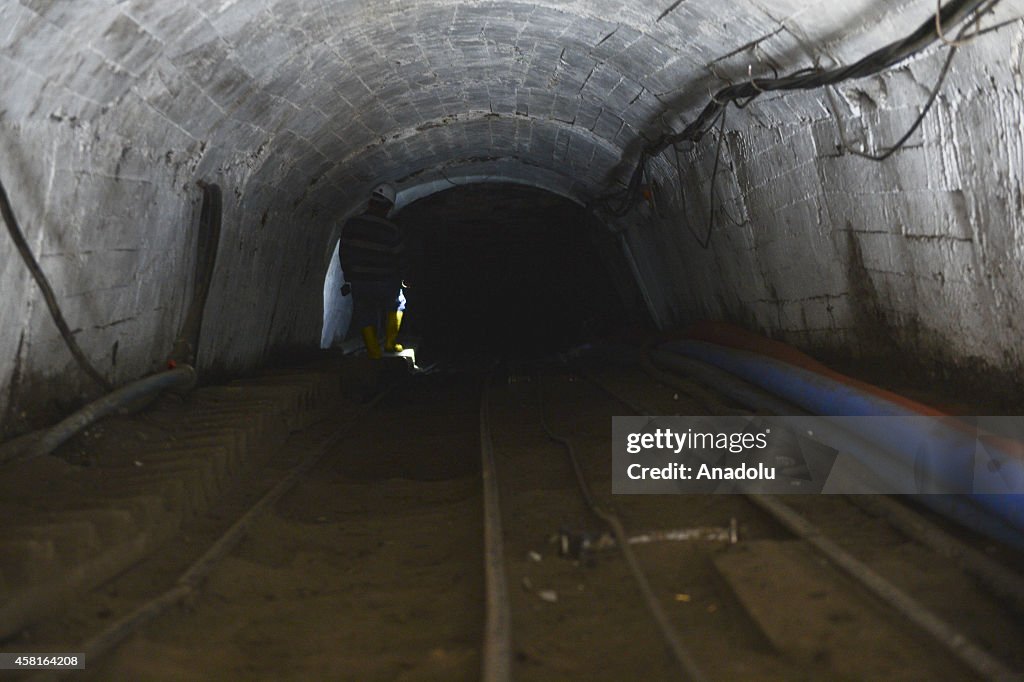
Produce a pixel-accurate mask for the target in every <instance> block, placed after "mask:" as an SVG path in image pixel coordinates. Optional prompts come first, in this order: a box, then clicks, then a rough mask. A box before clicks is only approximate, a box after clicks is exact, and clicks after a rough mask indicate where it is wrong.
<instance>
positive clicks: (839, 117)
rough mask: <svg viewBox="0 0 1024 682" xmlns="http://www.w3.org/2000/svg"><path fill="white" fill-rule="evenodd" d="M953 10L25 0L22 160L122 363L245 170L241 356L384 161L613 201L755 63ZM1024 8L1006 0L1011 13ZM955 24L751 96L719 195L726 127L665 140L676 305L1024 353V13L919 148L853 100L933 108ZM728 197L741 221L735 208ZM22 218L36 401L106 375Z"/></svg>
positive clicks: (3, 21) (853, 1)
mask: <svg viewBox="0 0 1024 682" xmlns="http://www.w3.org/2000/svg"><path fill="white" fill-rule="evenodd" d="M934 11H935V4H934V2H930V1H929V0H898V1H890V0H848V1H846V2H834V1H833V0H724V1H723V0H680V1H676V0H659V1H658V2H654V1H648V0H645V1H643V2H636V1H632V0H589V1H587V0H567V1H565V2H556V1H553V0H543V1H535V2H525V1H513V0H470V1H468V2H449V1H440V0H380V1H376V0H375V1H372V2H363V1H357V0H220V1H219V2H199V1H194V0H187V1H186V0H124V1H121V2H116V1H115V0H75V1H74V2H68V1H65V0H8V1H6V2H0V65H2V68H0V177H2V178H3V180H4V183H5V184H6V185H7V188H8V190H9V193H10V195H11V197H12V200H13V201H14V203H15V207H16V210H17V213H18V215H19V217H20V219H21V221H22V222H23V226H24V228H25V232H26V235H27V237H28V240H29V242H30V244H31V246H32V248H33V250H34V251H35V253H37V254H38V257H39V260H40V262H41V264H42V266H43V269H44V270H45V271H46V272H47V274H48V276H49V277H50V279H51V280H52V281H53V285H54V288H55V290H56V292H57V295H58V298H59V299H60V300H61V302H62V304H63V305H64V307H65V313H66V315H67V317H68V321H69V324H70V325H71V327H72V329H74V330H76V336H77V339H78V341H79V343H80V345H81V346H82V347H83V349H84V350H85V351H86V353H87V354H88V355H89V356H90V357H92V358H94V359H96V361H97V362H98V363H99V364H100V365H101V366H102V367H101V370H102V371H103V372H105V373H106V374H107V375H108V376H109V377H111V379H112V380H114V381H115V382H119V381H124V380H127V379H130V378H135V377H137V376H139V375H141V374H145V373H147V372H149V371H152V370H153V369H154V368H157V367H159V366H161V362H162V360H163V358H165V357H166V352H167V348H168V347H169V345H170V341H169V340H170V339H173V337H174V335H175V333H176V332H177V328H178V325H179V324H180V321H181V319H182V317H183V316H184V308H185V305H186V302H187V300H188V296H189V291H190V289H189V286H190V285H189V283H190V282H191V278H192V265H193V262H194V254H195V251H194V249H195V241H194V240H195V224H196V222H197V219H198V214H199V193H198V190H197V188H196V186H195V181H197V180H200V179H203V180H207V181H213V182H217V183H219V184H220V185H221V186H222V187H223V188H224V192H225V204H224V232H223V234H222V239H221V243H222V248H221V252H220V253H219V255H218V260H217V266H218V269H217V276H216V278H215V280H214V283H213V286H212V291H211V295H210V301H209V304H208V307H207V312H206V317H205V326H204V336H203V340H202V343H201V348H200V357H201V358H205V363H206V364H209V365H213V366H216V367H219V368H224V369H226V370H235V369H241V368H245V367H250V366H252V365H253V364H256V363H259V362H261V361H262V360H263V359H265V358H266V357H267V354H268V353H269V352H270V351H271V350H275V349H280V348H291V347H295V346H304V345H309V344H315V342H316V339H318V338H319V336H320V325H321V320H322V314H323V298H322V287H323V284H324V277H323V275H324V272H325V271H326V269H327V265H328V261H329V254H330V253H331V250H332V248H333V241H332V240H331V236H332V235H334V234H336V233H337V230H338V228H339V224H340V221H341V220H342V219H343V218H344V217H345V216H346V215H347V214H349V213H350V212H352V211H354V210H358V208H359V207H360V205H361V204H362V202H363V201H364V200H365V197H366V194H367V192H368V190H369V188H370V186H371V185H372V184H373V183H375V182H377V181H379V180H380V179H388V180H392V181H395V182H397V183H398V184H399V187H400V189H402V190H403V191H402V192H401V194H400V197H401V198H402V200H403V201H410V200H413V199H415V198H417V197H421V196H423V195H425V194H426V193H429V192H431V191H437V190H439V189H442V188H445V187H447V186H450V184H453V183H454V184H458V183H461V182H466V181H470V180H474V181H477V180H481V179H483V180H500V181H506V182H519V183H524V184H529V185H533V186H536V187H540V188H543V189H547V190H550V191H552V192H555V193H558V194H561V195H563V196H567V197H570V198H573V199H575V200H577V201H581V202H583V201H586V200H588V199H590V198H592V197H594V196H595V195H596V194H598V193H600V192H602V191H603V190H605V189H606V188H609V187H614V185H615V183H616V182H621V181H622V180H623V179H624V178H625V177H626V175H627V174H628V171H629V170H630V169H631V163H632V161H633V160H634V158H635V156H636V154H637V152H638V150H639V148H640V147H641V146H642V145H643V143H644V142H645V141H646V140H647V139H650V138H653V137H655V136H657V135H659V134H660V133H661V132H663V131H665V130H666V129H669V128H673V129H678V128H680V127H681V126H682V125H683V124H684V123H685V122H687V121H688V120H690V119H691V118H692V117H693V116H694V114H695V113H696V111H697V110H698V109H699V108H700V107H702V106H703V105H704V104H705V103H706V102H707V100H708V98H709V96H710V93H711V92H712V91H713V90H714V89H716V88H717V87H719V86H721V85H722V84H723V83H726V82H737V81H741V80H745V79H747V78H749V77H750V76H751V75H754V76H766V75H770V74H771V73H773V72H774V70H776V69H777V70H778V71H779V72H782V73H786V72H790V71H793V70H795V69H800V68H804V67H807V66H810V65H813V64H820V65H822V66H826V67H828V66H833V65H839V64H850V63H852V62H853V61H855V60H856V59H858V58H859V57H861V56H863V55H864V54H866V53H868V52H870V51H871V50H873V49H875V48H877V47H879V46H880V45H883V44H885V43H887V42H889V41H891V40H894V39H897V38H900V37H902V36H904V35H905V34H907V33H908V32H910V31H911V30H912V29H914V28H916V27H917V26H918V25H920V24H921V22H922V21H924V20H926V19H927V18H928V17H929V16H930V14H931V13H932V12H934ZM1022 11H1024V0H1003V2H1002V3H1001V4H1000V5H999V7H998V8H997V12H996V17H995V18H993V19H991V20H987V21H991V23H995V22H997V21H1000V20H1004V19H1008V18H1011V17H1013V16H1015V15H1017V14H1020V13H1021V12H1022ZM944 50H945V48H944V47H943V46H942V45H936V46H935V47H933V48H931V49H929V50H926V51H925V52H924V53H923V54H922V55H921V56H919V57H916V58H914V59H912V60H910V61H909V62H908V63H906V64H902V65H899V66H898V67H897V68H896V69H894V70H893V71H891V72H888V73H886V74H884V75H882V76H878V77H875V78H872V79H864V80H861V81H858V82H856V83H852V84H850V85H848V86H847V87H841V88H837V91H836V92H835V93H834V94H835V95H836V101H837V102H838V104H837V105H835V106H833V104H832V103H831V102H830V100H829V98H827V97H826V96H825V94H824V93H822V92H810V93H785V94H778V95H769V96H764V97H762V98H760V99H759V100H758V101H757V102H755V103H754V104H753V105H752V106H750V107H749V108H747V109H745V110H744V112H743V113H742V114H740V115H735V112H733V113H731V114H730V119H729V126H728V129H727V131H726V133H727V134H726V136H725V138H724V139H725V142H726V143H725V144H724V145H722V147H723V150H722V173H721V174H720V176H719V178H718V186H717V189H715V194H714V195H713V194H712V193H711V192H710V191H709V188H710V187H711V183H710V182H709V178H710V176H711V174H712V173H711V169H712V168H713V167H715V163H714V161H715V149H716V147H715V145H714V144H709V143H708V142H705V143H704V144H701V145H696V146H695V147H694V148H693V149H691V150H689V151H688V152H687V153H688V156H687V158H686V161H685V163H686V166H685V167H684V168H683V169H682V170H679V171H678V175H677V169H675V168H672V167H670V166H669V164H668V161H667V157H662V158H660V159H659V160H657V162H656V163H655V164H654V166H653V168H652V170H653V174H654V176H655V177H656V178H658V179H661V180H667V181H668V182H669V183H675V186H676V187H678V186H682V187H684V188H685V189H686V190H687V197H688V198H687V202H688V203H687V204H686V205H685V208H684V209H683V210H681V211H679V212H676V213H674V214H673V215H672V216H669V217H664V216H661V217H659V216H652V215H651V214H650V212H649V211H648V212H646V213H645V212H644V211H643V210H641V211H637V212H634V213H633V214H631V215H630V216H629V218H628V219H627V221H626V222H627V223H630V224H632V225H633V226H635V227H637V228H638V229H631V230H629V231H628V232H627V233H626V237H625V241H626V243H627V246H626V248H627V249H630V250H631V253H632V254H633V257H634V258H633V260H634V262H633V267H632V272H633V274H634V276H635V277H636V279H638V280H644V279H646V282H644V281H641V282H640V284H641V288H645V291H646V292H647V294H646V296H647V305H648V308H649V309H650V310H651V313H652V316H654V317H655V318H657V320H659V321H662V322H665V323H666V324H678V323H680V322H682V321H686V320H690V319H695V318H697V317H716V318H727V319H733V320H737V321H742V322H744V323H745V324H747V326H749V327H751V328H755V329H760V330H762V331H770V332H773V333H778V334H780V335H781V336H784V337H785V338H788V339H791V340H793V341H794V342H797V343H800V344H803V345H805V346H807V347H825V348H832V349H834V348H836V347H839V346H844V345H851V346H852V345H854V344H859V345H858V347H860V348H866V349H868V350H871V349H873V348H881V349H884V350H886V351H887V352H892V351H893V349H896V348H903V349H908V350H909V351H911V352H914V351H917V350H921V349H924V351H925V352H924V354H925V355H929V356H930V357H936V358H940V359H941V358H946V357H950V358H953V359H954V360H956V359H964V358H966V359H968V360H970V359H971V358H980V360H979V362H981V363H983V364H985V365H986V366H990V367H997V368H999V369H1001V370H1002V371H1005V372H1012V371H1016V370H1017V369H1019V368H1021V367H1024V355H1022V352H1021V350H1020V347H1019V332H1018V331H1017V324H1018V323H1017V322H1016V320H1018V319H1019V317H1020V314H1022V306H1024V304H1022V303H1021V301H1024V296H1020V295H1019V292H1020V291H1022V290H1024V266H1022V265H1021V263H1024V256H1022V254H1024V251H1022V247H1021V246H1020V244H1024V240H1022V239H1021V237H1020V235H1021V233H1022V230H1024V223H1022V219H1021V217H1020V216H1021V211H1020V209H1019V206H1020V201H1021V200H1020V189H1019V188H1020V186H1021V182H1020V179H1021V176H1022V172H1024V171H1022V169H1024V143H1022V140H1024V123H1022V116H1024V114H1022V113H1021V112H1022V111H1024V105H1022V103H1021V102H1022V95H1021V93H1022V91H1024V79H1022V78H1021V75H1020V74H1021V67H1020V60H1021V56H1022V54H1024V34H1022V32H1021V30H1020V25H1019V22H1017V23H1015V24H1013V25H1012V26H1011V27H1010V29H1009V30H1006V31H1001V32H997V33H993V34H990V35H988V36H986V37H984V38H982V39H980V40H977V41H972V42H971V43H970V44H969V45H968V46H966V47H964V48H963V49H962V50H961V51H960V52H961V53H962V54H963V55H964V56H963V57H961V58H958V61H957V64H956V65H955V66H954V68H953V70H952V72H951V74H950V77H949V79H948V80H947V82H946V85H945V88H944V91H943V96H942V97H940V100H939V102H938V105H937V106H936V107H935V110H934V111H933V112H932V114H931V115H930V116H929V118H928V119H927V120H926V123H925V126H923V127H922V129H921V130H920V131H919V132H918V136H917V137H916V138H915V139H913V140H912V141H911V144H909V145H908V146H907V149H906V150H905V153H904V154H900V155H897V156H896V157H893V159H892V160H891V161H890V162H889V163H887V164H883V165H880V166H876V165H871V164H870V163H868V162H866V161H863V160H860V159H856V158H853V157H852V156H851V155H844V154H842V153H837V151H836V150H837V148H838V145H839V143H840V142H841V140H840V136H841V134H842V131H843V130H844V129H845V130H846V131H847V134H849V135H851V136H852V139H855V140H858V141H863V142H865V143H868V144H869V145H872V146H874V147H875V148H882V147H884V146H885V145H886V144H887V143H888V141H891V140H894V139H896V137H898V136H899V134H901V133H902V131H903V130H906V128H907V126H908V125H909V124H910V122H912V120H913V118H914V117H915V116H916V115H917V113H918V112H919V111H920V107H921V104H922V102H923V101H924V99H925V98H926V97H927V95H928V92H929V90H930V88H931V87H932V86H933V84H934V83H935V80H936V78H937V75H938V72H939V70H940V68H941V64H942V57H941V56H940V55H942V54H943V53H944ZM713 137H715V136H712V138H709V139H713ZM712 196H718V199H717V200H716V202H721V203H722V204H723V206H727V207H728V208H729V211H728V216H729V219H728V220H726V218H724V217H722V216H724V215H726V213H727V212H726V211H719V212H718V213H716V214H715V220H711V219H709V218H708V217H706V216H707V214H708V210H709V209H708V203H709V201H708V199H709V197H712ZM733 218H736V220H733ZM705 223H706V225H705ZM712 223H713V224H712ZM712 229H714V230H715V234H716V236H715V242H714V244H713V245H712V247H711V248H710V249H709V250H707V251H703V250H700V249H695V248H694V247H693V243H692V240H691V235H692V234H695V233H700V232H703V231H708V234H710V233H711V232H710V230H712ZM0 241H2V240H0ZM2 243H3V246H0V291H3V292H4V298H5V301H6V303H5V305H4V306H2V307H0V386H2V387H3V389H4V390H3V391H2V392H0V414H3V415H4V424H5V425H9V424H11V423H12V418H11V415H12V414H21V412H19V411H18V409H20V408H18V406H19V405H21V406H24V405H27V404H29V403H30V402H31V401H29V400H27V399H25V398H24V397H23V396H27V395H30V394H32V393H33V386H35V387H37V388H36V389H35V393H38V394H39V395H41V396H43V397H46V398H47V399H50V398H52V397H53V396H54V395H55V394H57V393H68V392H69V391H70V392H72V393H73V392H74V391H75V390H77V389H76V388H74V387H75V386H76V383H77V382H81V381H82V380H81V375H80V373H79V372H78V371H77V369H76V368H75V367H74V365H73V363H72V362H71V360H70V359H69V358H68V355H67V353H66V351H65V349H64V348H63V346H62V344H61V341H60V337H59V336H58V335H57V334H56V332H55V330H54V328H53V325H52V321H51V320H50V319H49V318H48V315H47V313H46V310H45V308H44V306H43V305H42V304H41V301H40V299H39V295H38V291H37V290H36V289H35V287H34V284H33V283H32V280H31V278H30V277H29V276H28V275H27V274H26V271H25V269H24V267H23V266H22V264H21V263H20V262H19V261H18V260H17V258H16V257H15V256H14V251H13V248H12V247H11V245H10V244H9V243H7V242H6V241H3V242H2ZM865 330H869V331H870V333H868V332H866V331H865ZM879 335H880V336H879ZM878 338H882V339H884V340H885V344H882V345H879V344H878V343H877V339H878ZM58 378H59V379H60V381H61V382H62V383H61V384H59V386H60V387H61V388H60V390H58V389H56V388H52V387H53V386H57V385H58V384H57V383H55V380H56V379H58ZM78 386H79V387H81V384H80V383H79V384H78ZM16 408H18V409H16ZM15 421H16V420H15Z"/></svg>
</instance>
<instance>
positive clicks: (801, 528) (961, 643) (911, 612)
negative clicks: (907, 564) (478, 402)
mask: <svg viewBox="0 0 1024 682" xmlns="http://www.w3.org/2000/svg"><path fill="white" fill-rule="evenodd" d="M584 377H586V379H587V380H588V381H590V382H591V383H593V384H594V385H596V386H599V387H600V388H601V389H602V390H603V391H604V392H605V393H607V394H608V395H610V396H612V397H614V398H615V399H617V400H618V401H619V402H620V403H622V404H623V405H626V406H627V407H629V408H630V409H632V410H633V411H634V412H637V413H638V414H654V411H651V410H649V409H646V408H645V407H644V406H642V405H639V404H638V403H636V402H635V401H633V400H632V399H630V398H628V397H626V396H622V395H620V394H618V393H617V392H616V391H614V390H613V389H612V388H611V387H609V386H607V385H605V384H604V383H603V382H602V381H600V380H599V379H597V377H595V376H593V375H591V374H590V373H589V372H587V373H584ZM636 408H640V409H639V410H638V409H636ZM744 496H745V497H746V498H747V499H749V500H750V501H751V502H752V503H753V504H754V505H756V506H757V507H758V508H760V509H761V510H763V511H765V512H767V513H768V514H769V515H770V516H771V517H772V518H774V519H775V520H776V521H778V522H779V523H780V524H781V525H782V526H783V527H785V528H786V529H787V530H789V531H790V532H792V533H793V534H794V535H796V536H797V537H799V538H800V539H802V540H804V541H805V542H807V543H808V544H810V545H811V546H812V547H814V548H815V549H816V550H818V552H819V553H821V554H822V555H824V556H825V557H826V558H827V559H828V560H829V561H831V562H832V563H833V564H835V565H836V566H837V567H838V568H840V569H841V570H843V571H844V572H845V573H846V574H847V575H849V576H850V577H852V578H853V579H854V580H856V581H857V582H859V583H860V584H861V585H862V586H863V587H864V588H865V589H867V590H868V591H869V592H871V593H872V594H874V595H875V596H876V597H878V598H879V599H881V600H882V601H883V602H884V603H886V604H887V605H889V606H890V607H891V608H893V609H894V610H895V611H896V612H898V613H899V614H900V615H902V616H904V617H905V618H907V619H908V620H909V621H911V622H912V623H914V624H915V625H916V626H917V627H918V628H920V629H921V630H922V631H924V632H925V633H927V634H928V635H930V636H931V637H932V638H933V639H934V640H935V641H936V642H938V643H939V644H941V645H942V646H943V647H944V648H945V649H946V650H947V651H949V652H950V653H951V654H953V655H954V656H955V657H956V658H957V659H959V660H960V661H961V662H962V663H964V664H965V665H967V667H969V668H970V669H971V670H973V671H974V672H976V673H977V674H978V675H980V676H981V677H982V678H984V679H986V680H996V681H998V682H1004V681H1010V680H1021V679H1022V675H1021V674H1020V673H1018V672H1016V671H1013V670H1011V669H1010V668H1008V667H1007V666H1006V665H1005V664H1003V663H1002V662H1001V661H999V660H998V659H996V658H995V657H993V656H992V655H990V654H989V653H988V652H986V651H985V650H984V649H982V648H981V647H980V646H978V645H977V644H975V643H974V642H973V641H971V640H970V639H969V638H968V637H967V636H966V635H964V634H963V633H962V632H960V631H959V630H957V629H956V628H955V627H953V626H952V625H950V624H949V623H947V622H946V621H944V620H942V619H941V618H939V617H938V616H936V615H935V614H934V613H932V611H931V610H929V609H928V608H927V607H925V606H924V605H922V604H921V603H920V602H918V601H917V600H915V599H914V598H913V597H911V596H910V595H908V594H907V593H905V592H904V591H903V590H900V589H899V588H898V587H896V586H895V585H893V584H892V583H890V582H889V581H888V580H886V579H885V578H883V577H882V576H881V575H879V574H878V573H876V572H875V571H874V570H872V569H871V568H870V567H869V566H867V565H866V564H864V563H862V562H861V561H860V560H858V559H857V558H855V557H854V556H853V555H852V554H850V553H849V552H847V551H846V550H844V549H843V548H842V547H840V546H839V545H838V544H836V543H835V542H833V541H832V540H830V539H829V538H828V537H827V536H826V535H825V534H824V533H822V532H821V530H820V529H818V528H817V526H815V525H814V524H812V523H811V522H810V521H808V520H807V519H805V518H804V517H803V516H801V515H800V514H799V513H797V512H796V511H795V510H793V509H792V508H791V507H789V506H787V505H786V504H784V503H782V502H781V501H779V500H778V499H777V498H775V497H774V496H771V495H757V494H751V493H745V495H744Z"/></svg>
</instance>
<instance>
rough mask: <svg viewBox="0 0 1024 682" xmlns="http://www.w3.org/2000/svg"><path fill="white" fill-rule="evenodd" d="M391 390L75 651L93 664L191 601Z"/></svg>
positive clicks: (36, 680)
mask: <svg viewBox="0 0 1024 682" xmlns="http://www.w3.org/2000/svg"><path fill="white" fill-rule="evenodd" d="M393 389H394V387H393V386H392V387H389V388H386V389H384V390H383V391H381V392H380V393H378V394H377V395H376V396H375V397H374V398H373V399H372V400H371V401H369V402H367V403H365V404H363V405H361V406H360V408H359V409H358V410H357V411H356V413H355V415H354V416H353V418H352V420H351V421H350V422H349V423H348V424H346V425H345V426H344V427H342V428H341V429H339V430H337V431H335V432H334V433H332V434H331V435H330V436H328V437H326V438H324V440H323V442H322V443H320V444H319V445H317V446H316V447H314V448H313V449H312V451H311V452H310V453H309V454H308V455H306V456H305V457H304V458H303V459H302V461H300V462H299V463H298V464H297V465H295V466H294V467H293V468H292V469H291V470H290V471H289V472H288V474H287V475H286V476H285V477H284V478H283V479H281V480H280V481H279V482H278V483H277V484H276V485H275V486H274V487H273V488H271V489H270V490H269V491H267V492H266V493H265V494H264V495H263V496H262V497H261V498H260V499H259V500H257V501H256V503H255V504H253V506H251V507H250V508H249V509H248V510H247V511H246V512H245V514H243V515H242V516H241V517H239V519H238V520H237V521H235V523H234V524H232V526H231V527H230V528H228V530H227V531H225V533H224V534H223V535H221V537H220V538H219V539H218V540H217V541H216V542H215V543H214V544H213V545H211V546H210V548H209V549H207V550H206V552H205V553H203V555H202V556H201V557H199V559H197V560H196V561H195V562H194V563H193V564H192V565H191V566H190V567H189V568H188V569H187V570H186V571H185V572H184V573H182V574H181V576H180V577H179V578H178V579H177V580H176V581H175V583H174V585H173V586H172V587H171V588H169V589H168V590H166V591H164V592H163V593H161V594H160V595H158V596H156V597H154V598H153V599H150V600H148V601H146V602H145V603H144V604H142V605H141V606H138V607H137V608H135V609H134V610H133V611H131V612H130V613H128V614H127V615H125V616H123V617H122V618H119V619H118V620H116V621H114V622H113V623H111V624H110V625H108V626H107V627H106V628H104V629H103V630H102V631H101V632H99V633H98V634H96V635H95V636H93V637H92V638H90V639H88V640H86V641H85V642H84V643H82V644H80V645H78V646H77V647H75V648H74V650H75V651H80V652H82V653H83V657H84V658H85V660H87V661H96V660H97V659H99V658H101V657H103V656H105V655H106V654H108V653H110V652H111V651H113V650H114V649H115V648H117V646H118V645H119V644H120V643H121V642H123V641H124V640H125V639H126V638H128V637H129V636H130V635H132V634H134V633H135V632H138V630H139V629H141V628H142V627H143V626H145V625H146V624H147V623H149V622H150V621H152V620H154V619H156V618H157V617H159V616H161V615H162V614H163V613H165V612H166V611H167V610H168V609H170V608H171V607H173V606H176V605H178V604H181V603H184V602H185V601H187V600H188V599H191V598H193V597H194V596H195V595H196V594H197V593H198V592H199V590H200V588H201V587H202V585H203V583H204V582H205V580H206V578H207V577H209V575H210V574H211V573H212V572H213V570H214V569H215V568H216V567H217V565H218V564H219V563H220V562H221V561H222V560H223V559H224V558H225V557H226V556H227V555H228V554H229V553H230V552H231V551H232V550H234V549H235V547H237V546H238V544H239V543H240V542H241V541H242V540H243V539H245V536H246V535H247V534H248V532H249V529H250V528H251V527H252V526H253V524H254V523H255V522H256V520H257V519H258V518H259V516H260V515H261V514H263V513H264V512H265V511H267V510H268V509H269V508H270V507H271V505H273V504H274V503H276V502H277V501H278V500H279V499H281V497H283V496H284V495H285V494H286V493H288V492H289V491H290V490H291V489H292V488H294V487H295V485H296V484H297V483H298V482H299V481H301V480H302V478H303V477H304V476H305V475H306V474H307V473H309V471H310V470H311V469H312V468H313V467H314V466H316V465H317V463H319V462H320V460H322V459H323V458H324V457H325V456H326V454H327V453H328V451H329V450H330V449H331V448H332V447H333V446H334V445H336V444H338V443H339V442H340V441H341V440H342V439H343V438H345V437H346V436H348V435H349V433H350V432H351V431H352V429H353V428H354V427H356V426H358V425H359V424H360V421H361V420H360V417H361V416H362V415H363V414H365V413H366V412H367V411H368V410H370V409H372V408H373V407H374V406H375V405H376V404H377V403H379V402H380V401H381V400H383V399H384V398H385V397H386V396H387V395H389V394H390V393H391V391H392V390H393ZM63 677H65V675H64V674H59V675H58V674H54V673H42V674H39V675H36V676H33V677H32V678H30V680H31V682H50V681H52V680H55V679H62V678H63Z"/></svg>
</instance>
